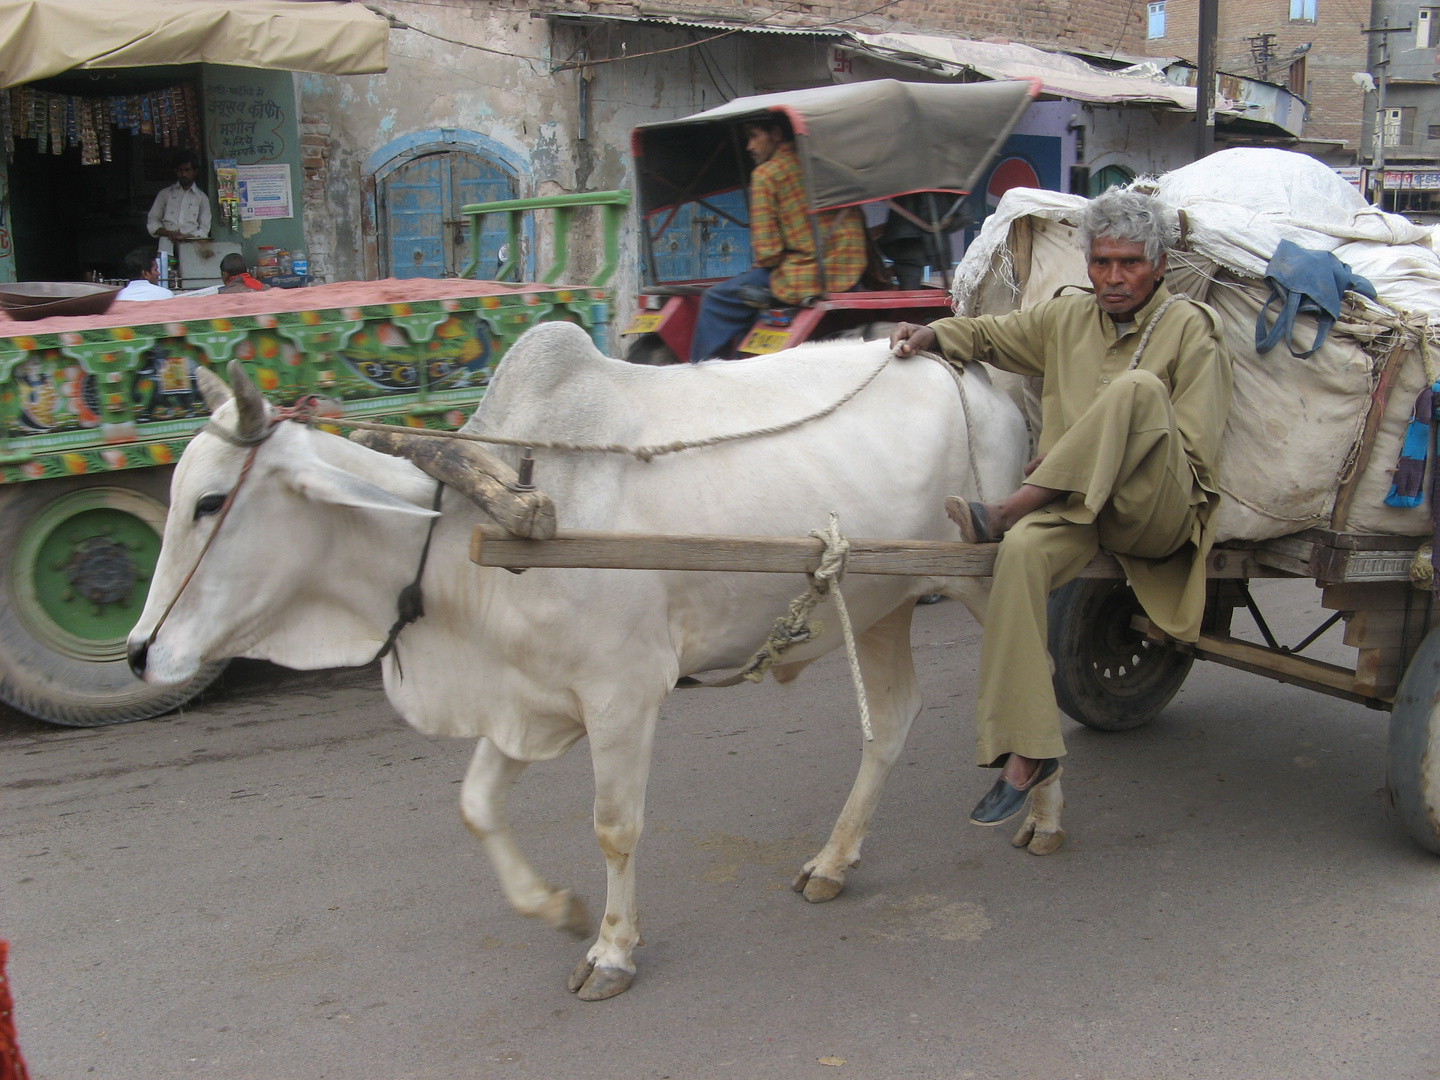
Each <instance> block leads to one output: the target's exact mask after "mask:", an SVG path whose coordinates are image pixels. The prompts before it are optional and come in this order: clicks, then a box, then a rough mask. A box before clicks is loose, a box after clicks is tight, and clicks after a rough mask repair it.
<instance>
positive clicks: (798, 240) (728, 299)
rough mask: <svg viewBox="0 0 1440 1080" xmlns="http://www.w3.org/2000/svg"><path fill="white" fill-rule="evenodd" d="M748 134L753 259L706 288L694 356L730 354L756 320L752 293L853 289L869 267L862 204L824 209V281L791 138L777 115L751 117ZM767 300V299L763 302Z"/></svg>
mask: <svg viewBox="0 0 1440 1080" xmlns="http://www.w3.org/2000/svg"><path fill="white" fill-rule="evenodd" d="M745 136H746V142H745V149H746V150H747V151H748V152H749V154H750V156H751V157H752V158H753V159H754V161H755V171H754V172H753V173H751V174H750V254H751V257H752V258H753V259H754V261H755V265H754V266H753V267H752V268H751V269H749V270H747V271H745V273H743V274H738V275H736V276H735V277H733V278H731V279H730V280H729V281H722V282H720V284H718V285H713V286H711V288H710V289H709V291H708V292H706V294H705V298H704V300H703V301H701V304H700V314H699V316H698V317H697V319H696V321H695V333H694V336H693V337H692V338H691V340H690V361H691V363H696V362H698V361H700V360H708V359H710V358H711V357H719V356H729V355H732V351H731V350H732V347H733V345H734V343H735V340H736V338H738V337H739V336H740V335H741V334H743V333H744V332H745V331H746V330H748V329H749V328H750V325H751V324H752V323H753V322H754V321H755V316H756V307H755V305H754V304H752V303H747V300H751V299H753V298H757V297H764V296H765V295H766V294H767V293H768V294H769V295H771V296H773V297H774V298H775V299H776V300H778V301H779V302H780V303H782V304H785V305H796V304H801V303H803V302H805V301H806V300H808V299H810V298H811V297H813V296H819V295H821V294H822V293H826V292H845V291H847V290H849V289H851V288H853V287H854V286H855V284H856V283H857V282H858V281H859V280H860V275H861V274H862V273H863V272H864V270H865V229H864V222H863V220H862V219H861V216H860V213H859V211H857V210H855V209H854V208H847V209H844V210H831V211H827V212H824V213H821V214H820V215H819V221H818V222H817V224H818V226H819V231H820V242H821V244H822V245H823V248H824V253H825V256H824V258H825V262H824V280H823V282H822V280H821V267H820V263H819V260H817V259H816V257H815V231H814V229H812V227H811V220H810V214H809V213H808V212H807V211H806V206H805V182H804V174H803V172H802V171H801V168H800V158H799V155H797V154H796V152H795V142H794V140H793V139H792V138H791V137H790V134H789V132H788V131H787V130H786V128H785V126H784V124H782V123H781V122H780V121H779V120H760V121H756V122H755V123H751V124H746V125H745ZM762 306H769V305H768V304H764V303H763V301H762Z"/></svg>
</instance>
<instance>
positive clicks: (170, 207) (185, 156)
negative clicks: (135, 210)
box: [146, 150, 210, 255]
mask: <svg viewBox="0 0 1440 1080" xmlns="http://www.w3.org/2000/svg"><path fill="white" fill-rule="evenodd" d="M199 171H200V159H199V158H197V157H196V156H195V152H194V151H193V150H182V151H181V152H180V153H179V154H178V155H176V158H175V183H173V184H171V185H170V186H169V187H167V188H165V190H163V191H161V192H160V194H159V195H156V196H155V202H154V204H153V205H152V206H151V207H150V217H149V219H148V220H147V221H146V226H147V227H148V228H149V230H150V235H151V236H154V237H156V238H158V239H159V241H160V250H161V251H162V252H164V253H165V254H166V255H170V254H173V253H174V250H175V244H174V241H176V240H190V239H204V238H206V237H208V236H209V235H210V196H208V195H206V194H205V192H203V191H201V190H200V189H199V188H198V187H196V186H195V177H196V175H197V174H198V173H199Z"/></svg>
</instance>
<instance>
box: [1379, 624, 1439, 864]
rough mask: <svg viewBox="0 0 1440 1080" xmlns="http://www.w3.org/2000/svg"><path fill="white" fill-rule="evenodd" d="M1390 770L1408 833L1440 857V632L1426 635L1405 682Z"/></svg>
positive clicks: (1393, 720)
mask: <svg viewBox="0 0 1440 1080" xmlns="http://www.w3.org/2000/svg"><path fill="white" fill-rule="evenodd" d="M1385 771H1386V774H1387V780H1386V783H1387V784H1388V785H1389V788H1390V799H1391V801H1392V802H1393V803H1394V804H1395V812H1396V813H1398V814H1399V815H1400V822H1401V824H1402V825H1404V826H1405V831H1406V832H1408V833H1409V834H1410V837H1411V839H1412V840H1414V841H1415V842H1416V843H1417V844H1419V845H1420V846H1421V847H1423V848H1424V849H1425V850H1426V851H1433V852H1435V853H1436V854H1437V855H1440V630H1432V631H1431V632H1430V633H1429V634H1427V635H1426V637H1425V640H1424V641H1423V642H1421V644H1420V649H1419V651H1418V652H1416V654H1415V659H1413V660H1411V661H1410V666H1409V667H1408V668H1407V669H1406V671H1405V677H1404V678H1403V679H1401V680H1400V689H1399V691H1398V692H1397V693H1396V695H1395V708H1394V709H1393V710H1392V711H1391V713H1390V748H1389V754H1388V756H1387V760H1386V770H1385Z"/></svg>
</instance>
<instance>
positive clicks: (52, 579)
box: [0, 469, 225, 727]
mask: <svg viewBox="0 0 1440 1080" xmlns="http://www.w3.org/2000/svg"><path fill="white" fill-rule="evenodd" d="M169 474H170V471H169V470H168V469H164V470H147V471H145V472H137V473H130V474H127V475H123V476H119V477H107V476H96V477H76V478H74V479H71V480H57V481H40V482H34V483H23V484H17V485H14V486H13V487H11V488H10V489H9V490H4V491H0V588H3V598H4V603H3V605H0V701H3V702H5V703H6V704H7V705H10V706H12V707H14V708H16V709H19V710H20V711H21V712H25V713H29V714H30V715H31V716H34V717H37V718H38V719H41V720H48V721H50V722H51V723H54V724H64V725H66V726H69V727H98V726H100V725H103V724H119V723H123V722H124V721H127V720H141V719H144V718H145V717H149V716H158V715H159V714H160V713H163V712H168V711H169V710H171V709H173V708H175V706H177V705H180V704H181V703H183V702H185V701H188V700H189V699H190V698H192V697H194V696H195V695H196V694H198V693H199V692H200V691H201V690H203V689H204V688H205V687H206V686H208V685H209V684H210V683H211V682H212V681H214V679H215V677H216V676H217V675H219V674H220V672H221V671H222V670H223V669H224V666H225V665H224V664H223V663H218V664H212V665H209V666H207V667H206V668H205V669H203V670H202V671H201V672H200V674H199V675H197V676H196V677H195V678H194V679H193V680H191V681H190V682H189V683H186V684H185V685H183V686H166V687H156V686H150V685H149V684H147V683H143V682H141V681H140V680H139V679H137V678H135V676H134V675H132V674H131V673H130V669H129V667H128V666H127V665H126V662H125V638H126V635H127V634H129V632H130V628H131V627H132V626H134V625H135V621H136V620H137V619H138V618H139V617H140V612H141V610H142V609H143V608H144V606H145V597H146V595H147V594H148V592H149V588H150V575H151V573H152V572H153V571H154V569H155V560H156V558H157V556H158V555H159V553H160V534H161V531H162V530H163V528H164V525H165V502H166V494H167V490H168V486H169V479H170V475H169Z"/></svg>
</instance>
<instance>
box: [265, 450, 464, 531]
mask: <svg viewBox="0 0 1440 1080" xmlns="http://www.w3.org/2000/svg"><path fill="white" fill-rule="evenodd" d="M290 485H291V487H293V488H294V489H295V491H297V492H299V493H300V494H301V495H304V496H305V497H306V498H307V499H313V500H315V501H316V502H325V503H330V504H331V505H332V506H348V507H351V508H352V509H355V510H384V511H389V512H391V513H396V514H412V515H414V516H416V517H427V518H429V517H439V516H440V515H439V514H438V513H437V512H436V511H434V510H431V509H430V508H428V507H424V506H416V505H415V504H414V503H412V502H406V501H405V500H404V499H402V498H400V497H399V496H398V495H392V494H390V492H388V491H386V490H385V489H384V488H382V487H380V486H379V485H377V484H372V483H371V482H370V481H369V480H362V479H361V478H360V477H358V476H356V475H355V474H354V473H348V472H346V471H345V470H344V469H337V468H336V467H335V466H334V465H331V464H329V463H327V462H324V461H319V460H315V461H311V462H308V463H306V464H305V465H303V466H301V467H300V468H298V469H296V470H295V472H294V473H292V474H291V475H290Z"/></svg>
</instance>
